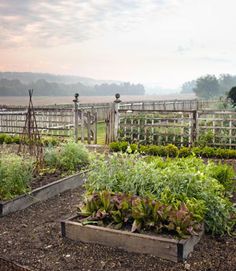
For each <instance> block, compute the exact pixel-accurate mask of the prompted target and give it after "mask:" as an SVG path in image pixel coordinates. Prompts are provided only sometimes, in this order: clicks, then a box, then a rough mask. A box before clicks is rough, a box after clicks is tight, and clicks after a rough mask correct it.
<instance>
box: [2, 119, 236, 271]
mask: <svg viewBox="0 0 236 271" xmlns="http://www.w3.org/2000/svg"><path fill="white" fill-rule="evenodd" d="M181 116H182V117H183V115H181ZM182 117H181V118H182ZM145 118H146V117H144V124H145V125H148V124H154V122H151V123H149V122H148V121H145ZM142 121H143V119H141V120H136V119H133V120H129V121H126V122H124V123H125V127H126V128H124V129H123V132H124V131H125V133H126V134H127V133H128V132H130V133H131V134H132V136H131V137H128V138H127V137H123V136H121V137H120V141H117V142H113V143H111V144H110V152H109V153H104V154H98V153H96V152H89V151H88V150H87V149H86V147H85V146H84V145H83V144H81V143H75V142H72V141H70V140H68V141H67V140H64V141H63V142H60V140H59V139H56V140H55V139H52V138H46V139H41V140H40V142H36V143H37V144H38V143H40V144H41V145H42V147H43V157H42V158H43V159H42V161H40V164H38V161H37V159H36V158H35V157H33V156H31V155H29V153H24V154H23V153H16V152H15V153H14V152H12V151H9V152H7V151H4V150H3V149H4V148H5V146H6V144H7V143H8V145H9V146H11V147H12V148H13V149H14V148H17V146H18V145H17V144H22V142H21V140H22V138H21V137H17V136H10V135H3V134H2V135H0V147H3V146H4V148H2V150H1V152H0V203H1V204H4V203H5V202H9V201H14V200H15V199H19V198H21V197H22V195H27V194H30V193H31V192H32V191H34V189H36V190H37V189H40V188H41V187H43V186H45V185H46V186H47V185H50V184H51V183H54V182H55V181H56V182H55V183H57V182H58V180H60V179H61V178H64V177H67V176H70V175H72V174H75V173H78V172H84V171H85V170H86V178H84V179H83V181H84V183H83V187H81V183H79V180H77V182H78V185H77V186H74V187H73V190H69V191H67V192H63V193H62V192H57V196H56V197H54V198H52V199H48V200H47V201H44V202H37V203H36V201H35V202H34V204H35V205H33V206H31V207H29V208H27V209H25V210H22V211H17V212H15V213H12V214H9V215H7V216H2V217H0V224H1V227H2V229H3V230H2V231H1V232H0V240H1V242H0V243H1V244H0V252H1V255H2V256H3V257H4V258H8V259H9V260H11V261H17V262H19V264H21V265H25V266H27V267H28V268H29V269H31V270H49V269H50V264H51V265H52V266H51V270H80V269H78V263H77V262H78V260H80V261H81V260H82V259H84V261H82V263H81V270H89V269H90V270H112V269H116V270H135V269H136V270H144V269H142V268H143V266H144V265H145V270H181V269H186V270H216V269H217V268H221V267H222V266H221V262H219V261H218V257H219V255H221V254H220V252H219V251H217V252H216V251H215V249H216V248H215V243H216V242H218V240H223V241H222V249H223V250H224V247H223V245H224V246H226V248H225V253H226V251H229V250H230V249H231V250H232V255H233V253H236V250H235V245H234V241H235V237H234V235H235V226H236V208H235V158H236V150H235V149H234V148H233V147H232V146H231V147H232V149H229V148H222V147H221V148H217V147H216V146H212V144H213V143H217V140H218V139H217V136H216V134H217V133H223V132H222V131H220V128H216V126H217V125H219V123H220V122H221V123H222V120H221V119H220V120H219V123H218V122H217V123H216V122H215V123H214V127H215V129H213V130H212V128H211V132H212V133H211V134H206V133H205V134H204V133H201V135H199V136H198V140H196V141H195V144H189V139H190V138H193V137H194V136H195V135H194V134H193V133H192V132H190V133H187V135H186V137H181V136H182V134H180V135H178V131H180V132H181V133H182V132H183V131H184V132H185V130H184V129H185V128H186V129H188V128H189V127H190V126H191V127H193V126H192V124H191V125H190V126H189V118H188V121H187V122H186V123H187V124H186V125H185V124H184V127H182V126H181V127H178V128H176V127H175V128H176V129H177V130H173V131H172V132H173V135H172V136H173V137H172V138H169V141H170V142H169V144H168V142H166V143H165V142H164V143H163V142H162V141H160V138H159V139H158V137H157V138H156V139H157V140H156V141H155V142H154V143H157V144H156V145H154V144H153V142H152V141H149V139H150V137H151V139H155V134H151V135H148V129H149V128H147V129H146V128H145V127H144V130H143V131H144V132H145V133H146V134H145V136H146V137H145V136H144V138H143V139H142V138H138V137H137V136H136V135H135V133H136V132H140V131H141V130H142V128H140V127H141V126H140V123H142ZM227 121H228V119H227ZM230 121H231V124H230V125H231V126H230V125H229V126H228V124H227V125H226V124H225V123H223V124H225V127H231V128H232V127H234V122H233V121H232V119H231V118H230ZM136 122H137V123H136ZM174 123H177V124H178V123H179V120H178V119H175V122H174ZM131 124H132V125H133V126H135V125H136V126H137V131H136V130H135V129H134V128H132V127H131V126H129V125H131ZM204 125H206V124H204ZM204 125H203V126H204ZM207 125H208V126H209V125H210V123H207ZM185 126H186V127H185ZM175 128H173V129H175ZM195 128H196V127H195ZM138 129H140V131H138ZM145 129H146V130H145ZM150 129H151V130H152V129H154V128H150ZM160 129H163V128H160ZM178 129H179V130H178ZM217 129H218V130H217ZM151 130H150V131H151ZM226 130H227V131H228V130H229V129H228V128H227V129H226ZM231 131H233V130H232V129H231ZM119 133H122V131H119ZM232 135H233V134H230V136H232ZM165 136H166V135H165ZM165 136H163V138H164V137H165ZM178 136H179V137H178ZM228 136H229V135H228V134H227V135H226V137H227V138H228ZM233 136H234V135H233ZM148 138H149V139H148ZM124 139H125V141H124ZM131 139H132V140H131ZM134 139H135V140H134ZM174 139H175V140H177V141H178V142H179V143H180V144H176V145H174V144H170V143H175V140H174ZM227 140H228V139H227ZM227 142H228V143H226V145H227V144H231V145H232V144H234V141H233V140H231V141H227ZM9 143H10V144H9ZM36 143H35V144H36ZM185 143H186V144H185ZM221 143H222V140H221ZM24 144H26V145H27V144H28V142H27V141H25V142H24ZM211 158H212V160H211ZM213 159H214V160H213ZM75 178H77V177H75ZM73 185H74V183H73ZM55 190H56V189H55ZM58 191H59V190H58ZM60 193H62V194H60ZM1 208H2V207H1ZM72 214H73V215H74V218H73V221H72V223H71V225H73V227H75V225H76V223H78V224H80V225H81V226H82V229H86V227H87V228H88V229H91V230H94V231H95V232H96V231H97V230H99V229H107V230H108V232H109V231H110V232H111V231H112V232H113V231H114V233H115V232H118V231H119V232H125V233H128V234H131V235H128V234H127V238H126V241H127V242H128V239H129V237H128V236H141V237H142V236H149V237H150V239H151V238H154V237H155V238H156V237H161V238H166V239H165V240H170V242H172V243H175V242H176V244H177V246H178V247H179V246H180V244H181V242H182V243H184V242H187V240H194V239H191V238H198V237H199V238H198V241H199V240H200V238H201V237H202V232H203V231H204V232H205V236H204V237H202V238H203V241H200V243H199V244H197V245H196V247H195V250H194V251H193V252H192V248H193V247H192V248H191V249H189V251H188V253H187V254H186V255H185V254H184V256H183V257H182V258H181V257H179V255H177V260H176V261H178V260H181V261H183V260H184V261H185V260H186V261H185V262H182V263H171V262H168V261H165V260H160V259H158V257H152V256H151V255H142V254H141V255H139V256H137V255H136V254H134V253H132V252H131V253H128V252H125V251H122V250H121V251H120V250H119V249H118V248H119V247H118V248H109V247H103V246H100V245H98V244H93V243H94V241H92V240H89V242H91V244H87V243H83V242H79V243H74V242H73V241H71V240H67V239H64V238H62V237H61V235H62V236H64V237H67V235H66V234H65V233H67V232H66V229H67V228H66V229H65V227H67V226H65V225H66V224H65V222H63V223H61V231H62V232H61V233H60V234H59V231H60V223H59V221H61V220H62V219H67V218H68V217H69V216H71V215H72ZM63 221H66V220H63ZM17 224H19V228H18V230H17ZM31 224H32V225H31ZM32 227H36V228H35V230H34V228H32ZM89 227H90V228H89ZM29 229H30V230H29ZM37 229H39V231H38V232H37ZM70 231H71V232H70V233H71V234H72V235H77V233H76V231H75V228H71V230H70ZM104 232H105V231H104ZM34 234H35V235H34ZM104 234H105V233H104ZM132 234H133V235H132ZM104 238H105V237H104ZM122 238H123V237H122ZM132 238H133V237H132ZM142 238H143V237H142ZM105 239H106V238H105ZM108 239H109V238H108ZM13 240H16V241H13ZM132 240H135V239H132ZM143 240H144V241H143V245H144V246H145V239H143ZM152 240H154V239H152ZM163 240H164V239H163ZM185 240H186V241H185ZM82 241H83V238H82ZM4 242H5V243H6V244H4ZM8 242H10V243H8ZM132 242H134V244H135V242H136V241H132ZM190 242H192V241H190ZM194 242H195V241H194ZM98 243H99V242H98ZM100 244H102V243H100ZM206 244H207V245H208V246H209V248H208V249H209V251H211V253H212V255H208V251H207V249H206V247H205V246H206ZM227 244H228V245H227ZM194 245H195V244H194ZM14 246H16V247H17V248H18V250H19V253H18V252H17V251H16V250H14ZM134 246H135V245H134ZM227 246H228V247H227ZM201 248H205V251H204V252H202V254H201V253H200V250H201ZM30 249H33V252H30ZM172 249H173V248H170V249H169V250H170V251H172ZM187 250H188V248H187ZM131 251H134V252H143V253H146V252H145V251H137V250H131ZM148 251H149V252H148V253H149V254H152V255H155V256H158V254H157V253H154V252H153V253H151V252H150V249H149V250H148ZM167 251H168V249H167ZM171 253H172V252H171ZM178 253H179V250H177V254H178ZM223 253H224V252H222V255H224V254H223ZM37 254H38V255H41V256H39V258H38V259H37V257H36V255H37ZM103 254H104V255H103ZM46 255H48V256H46ZM216 255H218V256H216ZM228 255H231V254H230V253H229V252H228ZM187 256H189V258H188V259H187ZM161 257H163V256H162V255H161ZM171 257H172V256H171ZM171 257H169V259H171ZM44 258H45V259H44ZM163 258H165V259H166V258H167V259H168V257H163ZM95 259H97V260H98V262H96V260H95ZM109 259H110V260H109ZM118 259H119V264H118V263H117V262H116V261H118ZM122 259H123V262H122ZM199 259H201V260H199ZM203 259H204V260H203ZM225 262H226V263H227V264H228V266H227V267H226V268H227V270H234V269H233V268H234V266H235V265H234V263H235V264H236V260H235V258H230V259H226V260H225ZM137 265H138V269H137ZM189 265H191V269H189ZM68 268H69V269H68ZM76 268H77V269H76ZM0 269H1V268H0ZM219 270H223V269H219Z"/></svg>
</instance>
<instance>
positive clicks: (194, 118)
mask: <svg viewBox="0 0 236 271" xmlns="http://www.w3.org/2000/svg"><path fill="white" fill-rule="evenodd" d="M197 117H198V114H197V110H194V111H193V124H192V135H191V145H192V146H193V144H194V143H195V142H196V139H197Z"/></svg>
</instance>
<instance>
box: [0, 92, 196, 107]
mask: <svg viewBox="0 0 236 271" xmlns="http://www.w3.org/2000/svg"><path fill="white" fill-rule="evenodd" d="M194 98H195V95H194V94H171V95H155V96H154V95H144V96H121V100H122V101H123V102H128V101H148V100H174V99H194ZM114 99H115V98H114V96H83V97H79V101H80V102H81V103H109V102H113V101H114ZM72 100H73V97H71V96H55V97H52V96H48V97H46V96H34V97H33V103H34V105H55V104H70V103H72ZM28 101H29V98H28V97H27V96H19V97H17V96H14V97H13V96H0V105H27V104H28Z"/></svg>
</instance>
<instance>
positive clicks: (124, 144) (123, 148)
mask: <svg viewBox="0 0 236 271" xmlns="http://www.w3.org/2000/svg"><path fill="white" fill-rule="evenodd" d="M119 145H120V150H121V151H122V152H126V151H127V148H128V145H129V143H128V142H126V141H121V142H119Z"/></svg>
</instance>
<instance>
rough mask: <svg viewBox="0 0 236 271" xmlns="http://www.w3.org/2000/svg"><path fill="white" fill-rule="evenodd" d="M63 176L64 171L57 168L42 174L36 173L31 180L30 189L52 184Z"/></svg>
mask: <svg viewBox="0 0 236 271" xmlns="http://www.w3.org/2000/svg"><path fill="white" fill-rule="evenodd" d="M67 175H68V174H67ZM62 178H63V177H62V172H61V171H60V170H56V171H55V172H53V173H45V174H43V175H42V176H40V175H35V176H34V178H33V180H32V181H31V182H30V185H29V186H30V190H34V189H36V188H38V187H42V186H44V185H46V184H50V183H52V182H55V181H57V180H60V179H62Z"/></svg>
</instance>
